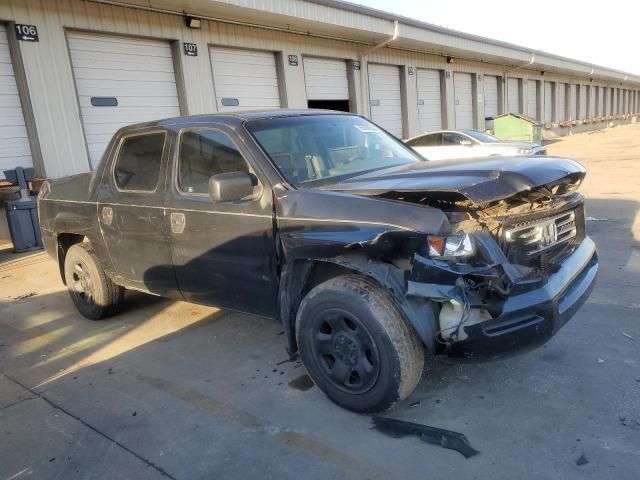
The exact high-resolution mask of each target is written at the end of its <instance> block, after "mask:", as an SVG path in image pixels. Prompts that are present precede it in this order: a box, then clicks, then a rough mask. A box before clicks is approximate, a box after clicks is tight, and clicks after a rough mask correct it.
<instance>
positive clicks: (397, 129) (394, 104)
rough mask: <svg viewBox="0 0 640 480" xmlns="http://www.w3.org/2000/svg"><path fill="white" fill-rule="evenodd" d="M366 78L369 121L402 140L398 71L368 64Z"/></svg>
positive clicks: (386, 66)
mask: <svg viewBox="0 0 640 480" xmlns="http://www.w3.org/2000/svg"><path fill="white" fill-rule="evenodd" d="M368 76H369V105H370V109H371V120H373V121H374V122H375V123H377V124H378V125H380V126H381V127H382V128H384V129H385V130H387V131H388V132H390V133H392V134H393V135H395V136H396V137H398V138H402V99H401V94H400V69H399V68H398V67H396V66H395V65H376V64H369V66H368Z"/></svg>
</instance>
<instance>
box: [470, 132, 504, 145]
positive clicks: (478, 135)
mask: <svg viewBox="0 0 640 480" xmlns="http://www.w3.org/2000/svg"><path fill="white" fill-rule="evenodd" d="M464 133H466V134H467V135H469V136H470V137H473V138H475V139H476V140H478V141H479V142H482V143H497V142H501V141H502V140H500V139H499V138H498V137H494V136H493V135H489V134H488V133H483V132H478V131H477V130H464Z"/></svg>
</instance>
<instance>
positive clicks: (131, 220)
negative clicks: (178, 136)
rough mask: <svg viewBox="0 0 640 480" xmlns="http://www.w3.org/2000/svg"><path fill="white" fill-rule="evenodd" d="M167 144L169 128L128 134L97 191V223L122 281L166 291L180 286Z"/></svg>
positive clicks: (172, 293) (169, 292) (130, 285)
mask: <svg viewBox="0 0 640 480" xmlns="http://www.w3.org/2000/svg"><path fill="white" fill-rule="evenodd" d="M169 147H170V134H169V133H168V132H166V131H165V130H161V129H157V128H156V129H144V130H138V131H136V132H135V133H130V134H126V135H124V136H123V137H122V138H120V140H119V142H118V146H117V148H116V153H115V157H114V161H113V162H112V163H111V164H110V165H108V166H107V168H106V169H105V171H104V173H103V177H102V182H101V184H100V188H99V192H98V222H99V224H100V227H101V230H102V235H103V238H104V241H105V244H106V246H107V250H108V251H109V255H110V257H111V260H112V262H113V265H114V267H115V269H116V272H117V274H118V276H119V277H120V278H119V282H120V283H122V284H123V285H124V286H126V287H128V288H133V289H138V290H143V291H147V292H151V293H155V294H158V295H163V296H175V293H176V290H177V289H176V282H175V275H174V272H173V266H172V263H171V250H170V248H169V242H168V239H167V233H166V229H165V223H164V193H165V180H166V170H167V161H168V152H169V150H170V148H169Z"/></svg>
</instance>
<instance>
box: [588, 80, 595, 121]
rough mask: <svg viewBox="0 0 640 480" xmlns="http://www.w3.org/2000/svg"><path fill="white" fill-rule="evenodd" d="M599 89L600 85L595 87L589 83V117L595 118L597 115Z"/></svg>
mask: <svg viewBox="0 0 640 480" xmlns="http://www.w3.org/2000/svg"><path fill="white" fill-rule="evenodd" d="M597 91H598V87H593V86H591V85H587V100H588V101H589V108H588V110H589V111H588V112H587V118H593V117H595V116H596V114H595V111H596V92H597Z"/></svg>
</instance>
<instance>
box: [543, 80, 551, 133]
mask: <svg viewBox="0 0 640 480" xmlns="http://www.w3.org/2000/svg"><path fill="white" fill-rule="evenodd" d="M544 121H545V123H551V122H553V83H551V82H544Z"/></svg>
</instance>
